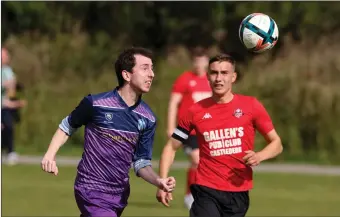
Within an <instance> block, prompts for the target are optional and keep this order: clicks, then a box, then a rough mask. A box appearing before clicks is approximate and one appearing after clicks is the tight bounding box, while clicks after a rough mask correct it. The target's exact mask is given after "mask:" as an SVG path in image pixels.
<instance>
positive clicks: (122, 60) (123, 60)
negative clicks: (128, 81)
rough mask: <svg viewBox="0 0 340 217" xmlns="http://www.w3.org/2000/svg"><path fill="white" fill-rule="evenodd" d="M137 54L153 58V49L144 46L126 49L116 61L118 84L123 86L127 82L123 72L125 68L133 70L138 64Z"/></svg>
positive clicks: (129, 70)
mask: <svg viewBox="0 0 340 217" xmlns="http://www.w3.org/2000/svg"><path fill="white" fill-rule="evenodd" d="M135 55H142V56H145V57H148V58H150V59H152V58H153V54H152V51H150V50H148V49H146V48H142V47H132V48H128V49H126V50H124V51H123V52H122V53H121V54H120V55H119V56H118V59H117V60H116V62H115V70H116V76H117V80H118V86H119V87H122V86H123V85H124V83H125V80H124V78H123V75H122V72H123V71H124V70H126V71H128V72H132V68H133V67H134V66H135V65H136V58H135Z"/></svg>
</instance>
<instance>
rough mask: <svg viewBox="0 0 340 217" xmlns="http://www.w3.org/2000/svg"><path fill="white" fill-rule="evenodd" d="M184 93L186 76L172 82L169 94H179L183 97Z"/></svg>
mask: <svg viewBox="0 0 340 217" xmlns="http://www.w3.org/2000/svg"><path fill="white" fill-rule="evenodd" d="M186 91H187V79H186V76H184V75H181V76H180V77H178V78H177V79H176V81H175V82H174V84H173V86H172V91H171V93H180V94H182V95H183V94H184V93H185V92H186Z"/></svg>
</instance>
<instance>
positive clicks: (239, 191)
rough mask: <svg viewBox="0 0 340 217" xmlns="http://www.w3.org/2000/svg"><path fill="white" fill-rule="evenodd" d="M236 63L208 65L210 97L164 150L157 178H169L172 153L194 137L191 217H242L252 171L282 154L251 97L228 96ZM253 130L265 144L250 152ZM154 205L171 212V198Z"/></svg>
mask: <svg viewBox="0 0 340 217" xmlns="http://www.w3.org/2000/svg"><path fill="white" fill-rule="evenodd" d="M235 64H236V63H235V60H234V59H233V58H232V57H231V56H229V55H226V54H221V55H217V56H215V57H213V58H212V59H210V61H209V71H208V80H209V83H210V86H211V88H212V92H213V95H212V97H209V98H207V99H204V100H202V101H200V102H198V103H195V104H194V105H193V106H191V107H190V108H189V109H188V112H187V113H186V115H184V116H182V117H181V119H180V121H179V124H178V125H177V128H176V129H175V130H174V133H173V135H172V138H170V139H169V141H168V143H167V144H166V146H165V147H164V149H163V153H162V156H161V160H160V177H163V178H164V177H167V175H168V173H169V169H170V167H171V164H172V162H173V160H174V157H175V153H176V150H177V149H178V148H179V147H181V145H182V143H183V142H184V141H186V139H187V138H188V137H189V135H190V132H191V130H193V129H194V130H195V131H196V135H197V138H198V143H199V150H200V161H199V165H198V169H197V175H196V182H195V184H193V185H191V192H192V194H193V196H194V199H195V200H194V203H193V204H192V207H191V209H190V216H191V217H201V216H202V217H206V216H209V217H220V216H233V217H241V216H245V215H246V213H247V211H248V208H249V190H251V189H252V187H253V171H252V167H254V166H257V165H259V164H260V162H262V161H264V160H267V159H270V158H274V157H276V156H277V155H279V154H280V153H281V152H282V149H283V148H282V144H281V139H280V137H279V135H278V134H277V133H276V131H275V129H274V126H273V123H272V121H271V118H270V116H269V115H268V113H267V111H266V109H265V108H264V107H263V105H262V104H261V103H260V102H259V101H258V100H257V99H256V98H255V97H251V96H244V95H240V94H235V93H233V92H232V85H233V83H234V82H235V80H236V73H235ZM255 130H258V131H259V132H260V133H261V134H262V135H263V137H264V138H265V139H266V141H267V145H266V146H265V148H263V149H262V150H260V151H258V152H254V151H253V150H254V138H255ZM157 199H158V201H160V202H162V203H163V204H164V205H165V206H169V201H170V200H172V195H171V194H168V193H165V192H163V191H161V190H158V192H157Z"/></svg>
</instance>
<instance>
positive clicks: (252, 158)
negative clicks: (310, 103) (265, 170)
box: [243, 99, 283, 166]
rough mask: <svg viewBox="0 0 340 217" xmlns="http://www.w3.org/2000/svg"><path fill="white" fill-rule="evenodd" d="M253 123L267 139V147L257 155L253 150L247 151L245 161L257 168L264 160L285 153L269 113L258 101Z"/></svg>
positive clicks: (255, 104) (256, 101)
mask: <svg viewBox="0 0 340 217" xmlns="http://www.w3.org/2000/svg"><path fill="white" fill-rule="evenodd" d="M253 122H254V125H255V127H256V129H257V130H258V131H259V132H260V133H261V134H262V135H263V137H264V138H265V140H266V142H267V145H266V146H265V147H264V148H263V149H262V150H261V151H259V152H256V153H255V152H254V151H251V150H249V151H246V156H245V157H244V158H243V159H244V160H245V161H246V163H247V164H248V165H250V166H257V165H258V164H259V163H260V162H262V161H264V160H268V159H271V158H275V157H276V156H278V155H279V154H280V153H281V152H282V151H283V146H282V142H281V138H280V136H279V135H278V133H277V132H276V130H275V129H274V125H273V123H272V120H271V118H270V116H269V114H268V112H267V111H266V109H265V108H264V106H263V105H262V104H261V103H260V102H259V101H258V100H257V99H255V100H254V103H253Z"/></svg>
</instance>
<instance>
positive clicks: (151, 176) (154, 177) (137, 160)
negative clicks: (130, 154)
mask: <svg viewBox="0 0 340 217" xmlns="http://www.w3.org/2000/svg"><path fill="white" fill-rule="evenodd" d="M155 131H156V122H149V125H148V127H147V128H146V129H145V130H144V132H142V135H141V137H140V139H139V143H138V145H137V148H136V152H135V155H134V159H133V168H134V171H135V173H136V175H137V176H139V177H142V178H143V179H144V180H145V181H147V182H149V183H150V184H152V185H155V186H156V187H158V188H161V189H164V190H165V191H172V190H173V188H174V187H175V179H174V178H173V177H170V178H164V179H162V178H161V177H159V176H158V174H157V173H156V172H155V171H154V170H153V168H152V164H151V159H152V148H153V142H154V136H155Z"/></svg>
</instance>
